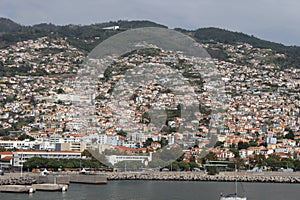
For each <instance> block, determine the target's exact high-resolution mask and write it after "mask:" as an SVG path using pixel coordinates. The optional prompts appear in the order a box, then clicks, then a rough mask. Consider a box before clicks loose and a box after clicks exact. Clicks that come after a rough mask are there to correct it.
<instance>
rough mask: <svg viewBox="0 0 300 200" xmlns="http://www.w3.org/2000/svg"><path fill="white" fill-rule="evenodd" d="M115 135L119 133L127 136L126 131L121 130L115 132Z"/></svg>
mask: <svg viewBox="0 0 300 200" xmlns="http://www.w3.org/2000/svg"><path fill="white" fill-rule="evenodd" d="M117 135H120V136H123V137H126V136H127V133H126V132H125V131H123V130H120V131H118V132H117Z"/></svg>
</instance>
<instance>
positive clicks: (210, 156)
mask: <svg viewBox="0 0 300 200" xmlns="http://www.w3.org/2000/svg"><path fill="white" fill-rule="evenodd" d="M204 160H205V161H207V160H209V161H211V160H218V157H217V154H215V153H214V152H212V151H210V152H209V153H208V154H207V155H206V156H205V157H204Z"/></svg>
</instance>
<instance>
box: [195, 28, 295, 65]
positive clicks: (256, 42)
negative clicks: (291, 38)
mask: <svg viewBox="0 0 300 200" xmlns="http://www.w3.org/2000/svg"><path fill="white" fill-rule="evenodd" d="M193 36H194V38H195V39H196V40H197V41H198V42H211V41H215V42H222V43H225V44H237V43H248V44H251V45H252V46H253V47H256V48H265V49H272V50H274V51H275V52H277V53H284V54H286V55H287V58H277V59H276V60H274V61H273V62H274V64H278V65H279V66H283V67H296V68H299V67H300V66H299V63H300V47H298V46H285V45H283V44H278V43H275V42H269V41H266V40H262V39H259V38H256V37H254V36H249V35H246V34H244V33H239V32H232V31H228V30H224V29H219V28H201V29H198V30H196V31H195V32H194V34H193ZM209 53H210V52H209ZM212 56H213V55H212ZM219 56H222V57H223V56H224V55H223V54H222V53H221V54H220V55H219Z"/></svg>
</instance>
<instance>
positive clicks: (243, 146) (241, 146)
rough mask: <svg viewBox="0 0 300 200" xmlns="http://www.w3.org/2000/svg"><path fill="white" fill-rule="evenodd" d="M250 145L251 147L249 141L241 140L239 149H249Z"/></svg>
mask: <svg viewBox="0 0 300 200" xmlns="http://www.w3.org/2000/svg"><path fill="white" fill-rule="evenodd" d="M248 147H249V143H248V142H239V143H238V150H241V149H248Z"/></svg>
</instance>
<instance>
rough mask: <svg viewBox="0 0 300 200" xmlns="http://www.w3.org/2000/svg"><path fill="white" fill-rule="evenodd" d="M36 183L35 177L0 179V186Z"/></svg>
mask: <svg viewBox="0 0 300 200" xmlns="http://www.w3.org/2000/svg"><path fill="white" fill-rule="evenodd" d="M35 183H37V180H36V179H35V177H30V176H26V177H3V178H1V179H0V185H32V184H35Z"/></svg>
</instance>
